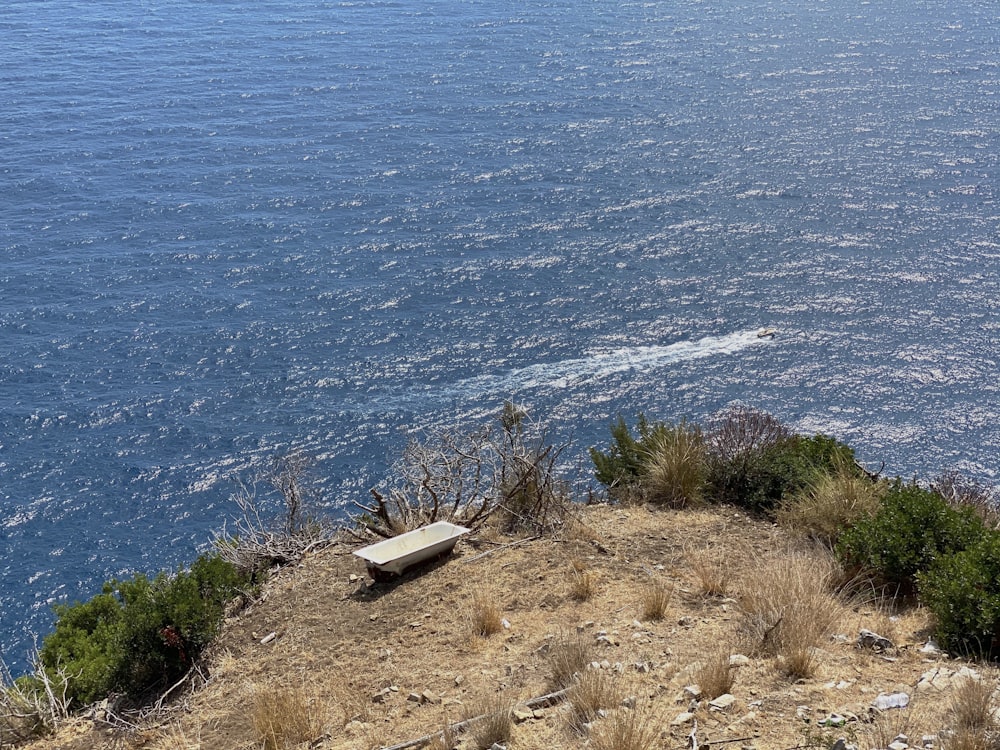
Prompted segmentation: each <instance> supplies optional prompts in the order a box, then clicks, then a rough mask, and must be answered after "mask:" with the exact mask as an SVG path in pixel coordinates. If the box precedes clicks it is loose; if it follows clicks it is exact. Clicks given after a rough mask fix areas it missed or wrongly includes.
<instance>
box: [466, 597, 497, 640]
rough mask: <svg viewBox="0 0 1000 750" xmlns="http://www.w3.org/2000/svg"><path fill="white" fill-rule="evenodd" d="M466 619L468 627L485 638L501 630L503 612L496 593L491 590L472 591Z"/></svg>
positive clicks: (474, 633) (473, 632)
mask: <svg viewBox="0 0 1000 750" xmlns="http://www.w3.org/2000/svg"><path fill="white" fill-rule="evenodd" d="M468 620H469V629H470V630H471V631H472V634H473V635H476V636H482V637H484V638H487V637H489V636H491V635H494V634H496V633H499V632H500V631H501V630H503V614H502V612H501V609H500V597H499V596H498V595H497V593H496V592H495V591H491V590H487V591H477V592H476V593H474V594H473V595H472V605H471V607H470V609H469V613H468Z"/></svg>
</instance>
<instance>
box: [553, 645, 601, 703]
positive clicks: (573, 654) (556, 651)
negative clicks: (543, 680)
mask: <svg viewBox="0 0 1000 750" xmlns="http://www.w3.org/2000/svg"><path fill="white" fill-rule="evenodd" d="M591 653H592V648H591V646H590V644H588V643H587V642H586V641H584V640H583V639H582V638H580V637H579V636H576V637H567V636H561V637H560V638H559V639H558V640H557V641H556V642H555V643H553V644H552V647H551V648H550V649H549V653H548V661H549V668H550V670H551V677H550V679H549V687H550V688H551V689H552V690H553V691H555V690H562V689H563V688H567V687H569V686H570V685H572V684H573V681H574V680H575V679H576V678H577V675H580V674H583V672H584V670H586V669H587V665H588V664H589V663H590V661H591V658H590V657H591Z"/></svg>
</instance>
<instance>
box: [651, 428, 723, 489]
mask: <svg viewBox="0 0 1000 750" xmlns="http://www.w3.org/2000/svg"><path fill="white" fill-rule="evenodd" d="M646 442H647V443H648V445H647V446H646V447H645V451H646V455H645V464H644V467H643V474H642V484H643V486H644V488H645V494H646V497H647V498H648V499H649V500H650V501H651V502H654V503H657V504H660V505H667V506H669V507H671V508H684V507H686V506H688V505H695V504H697V503H699V502H701V500H702V499H703V495H704V487H705V477H706V472H707V464H706V454H705V440H704V438H703V437H702V434H701V428H699V427H698V426H697V425H692V424H688V423H687V422H686V421H683V420H682V421H681V423H680V424H677V425H671V426H669V427H664V428H663V429H658V430H656V431H655V432H654V433H652V434H651V435H650V438H649V440H647V441H646Z"/></svg>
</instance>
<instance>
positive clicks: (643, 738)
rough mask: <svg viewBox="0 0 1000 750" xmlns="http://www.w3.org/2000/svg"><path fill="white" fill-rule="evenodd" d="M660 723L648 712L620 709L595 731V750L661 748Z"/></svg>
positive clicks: (593, 742)
mask: <svg viewBox="0 0 1000 750" xmlns="http://www.w3.org/2000/svg"><path fill="white" fill-rule="evenodd" d="M659 740H660V722H659V721H657V719H656V717H655V716H652V715H650V714H649V713H648V712H647V711H639V710H629V709H626V708H620V709H618V710H617V711H614V712H612V713H611V715H610V716H608V717H607V718H606V719H605V720H604V721H602V722H601V723H600V725H599V726H598V727H597V728H596V729H595V730H594V732H593V733H592V734H591V737H590V747H592V748H594V750H654V748H657V747H659Z"/></svg>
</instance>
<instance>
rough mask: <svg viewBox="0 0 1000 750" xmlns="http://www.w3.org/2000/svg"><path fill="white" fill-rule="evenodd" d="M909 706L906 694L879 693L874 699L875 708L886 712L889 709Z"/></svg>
mask: <svg viewBox="0 0 1000 750" xmlns="http://www.w3.org/2000/svg"><path fill="white" fill-rule="evenodd" d="M909 704H910V696H908V695H907V694H906V693H879V694H878V696H877V697H876V698H875V708H877V709H878V710H879V711H887V710H888V709H890V708H906V707H907V706H908V705H909Z"/></svg>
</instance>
